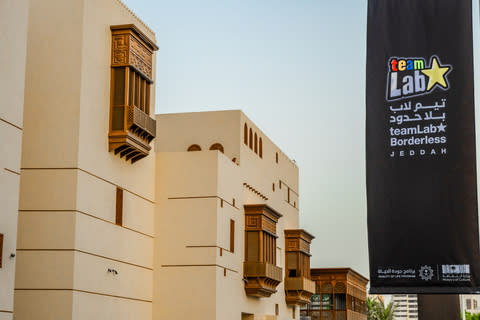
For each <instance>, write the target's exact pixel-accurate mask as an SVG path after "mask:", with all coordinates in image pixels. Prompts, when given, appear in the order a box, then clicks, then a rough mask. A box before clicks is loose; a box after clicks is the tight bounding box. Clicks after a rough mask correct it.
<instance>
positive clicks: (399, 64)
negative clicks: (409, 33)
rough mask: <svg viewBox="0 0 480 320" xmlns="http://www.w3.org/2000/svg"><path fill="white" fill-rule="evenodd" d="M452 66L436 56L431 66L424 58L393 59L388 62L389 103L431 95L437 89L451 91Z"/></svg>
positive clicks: (387, 94)
mask: <svg viewBox="0 0 480 320" xmlns="http://www.w3.org/2000/svg"><path fill="white" fill-rule="evenodd" d="M452 69H453V68H452V66H451V65H447V64H442V63H441V62H440V59H439V58H438V57H437V56H436V55H434V56H432V57H431V58H430V61H429V64H428V65H427V62H426V60H425V59H424V58H398V57H392V58H390V60H389V61H388V77H387V92H386V98H387V101H393V100H399V99H403V98H407V97H415V96H423V95H426V94H430V93H431V92H432V91H434V90H435V89H437V88H438V89H441V90H444V91H447V90H448V89H450V83H449V82H448V78H447V76H448V74H449V73H450V72H451V71H452Z"/></svg>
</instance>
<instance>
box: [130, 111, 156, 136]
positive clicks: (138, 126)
mask: <svg viewBox="0 0 480 320" xmlns="http://www.w3.org/2000/svg"><path fill="white" fill-rule="evenodd" d="M156 123H157V122H156V121H155V119H152V118H150V116H149V115H148V114H146V113H145V112H143V111H142V110H140V109H139V108H137V107H135V106H128V113H127V128H128V130H130V131H132V132H133V133H134V134H136V135H138V136H139V137H141V138H142V139H144V140H146V141H148V142H150V141H152V140H153V138H155V136H156V134H157V127H156Z"/></svg>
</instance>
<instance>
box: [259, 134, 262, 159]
mask: <svg viewBox="0 0 480 320" xmlns="http://www.w3.org/2000/svg"><path fill="white" fill-rule="evenodd" d="M258 155H259V156H260V158H263V145H262V138H260V139H259V140H258Z"/></svg>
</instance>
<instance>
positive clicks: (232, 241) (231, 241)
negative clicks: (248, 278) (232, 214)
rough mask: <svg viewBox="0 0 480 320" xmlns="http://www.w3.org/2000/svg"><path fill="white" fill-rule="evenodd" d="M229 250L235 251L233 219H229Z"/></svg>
mask: <svg viewBox="0 0 480 320" xmlns="http://www.w3.org/2000/svg"><path fill="white" fill-rule="evenodd" d="M230 252H232V253H233V252H235V221H233V220H230Z"/></svg>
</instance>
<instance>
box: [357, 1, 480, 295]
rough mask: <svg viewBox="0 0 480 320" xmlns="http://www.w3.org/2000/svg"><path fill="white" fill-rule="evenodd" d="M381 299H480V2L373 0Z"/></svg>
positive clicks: (372, 228) (373, 215)
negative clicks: (478, 16) (479, 69)
mask: <svg viewBox="0 0 480 320" xmlns="http://www.w3.org/2000/svg"><path fill="white" fill-rule="evenodd" d="M367 33H368V35H367V91H366V119H367V128H366V160H367V204H368V241H369V254H370V284H371V288H370V291H371V293H425V294H428V293H473V292H479V290H480V255H479V253H480V251H479V236H478V215H477V187H476V185H477V178H476V159H475V123H474V120H475V119H474V96H473V45H472V1H471V0H454V1H453V0H369V3H368V31H367Z"/></svg>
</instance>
